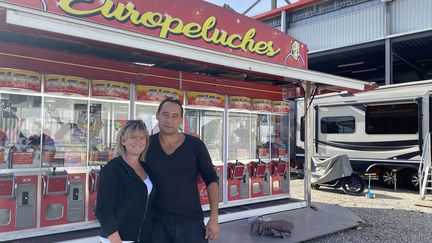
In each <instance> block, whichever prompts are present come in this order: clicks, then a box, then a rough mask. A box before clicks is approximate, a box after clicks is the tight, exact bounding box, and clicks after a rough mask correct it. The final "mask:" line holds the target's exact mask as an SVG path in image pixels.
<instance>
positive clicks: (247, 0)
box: [205, 0, 298, 16]
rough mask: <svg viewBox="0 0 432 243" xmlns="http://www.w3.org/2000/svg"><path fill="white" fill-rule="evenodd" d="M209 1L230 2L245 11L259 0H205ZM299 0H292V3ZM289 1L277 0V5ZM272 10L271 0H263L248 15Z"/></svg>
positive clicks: (283, 4) (240, 11) (240, 10)
mask: <svg viewBox="0 0 432 243" xmlns="http://www.w3.org/2000/svg"><path fill="white" fill-rule="evenodd" d="M205 1H207V2H210V3H213V4H216V5H219V6H222V5H224V3H226V4H228V5H229V6H230V7H231V8H233V9H234V10H235V11H237V12H238V13H243V12H244V11H245V10H246V9H248V8H249V7H250V6H252V4H253V3H254V2H256V1H257V0H205ZM297 1H298V0H290V2H291V3H294V2H297ZM286 4H287V3H286V2H285V1H284V0H277V7H282V6H285V5H286ZM269 10H271V0H261V1H260V2H259V3H258V4H257V5H256V6H255V7H254V8H252V9H251V10H250V11H249V12H248V13H247V14H246V15H247V16H254V15H257V14H260V13H263V12H267V11H269Z"/></svg>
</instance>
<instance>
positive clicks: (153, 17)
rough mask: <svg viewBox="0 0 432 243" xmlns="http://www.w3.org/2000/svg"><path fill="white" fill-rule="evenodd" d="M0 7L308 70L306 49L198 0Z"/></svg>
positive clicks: (56, 0) (64, 0) (24, 2)
mask: <svg viewBox="0 0 432 243" xmlns="http://www.w3.org/2000/svg"><path fill="white" fill-rule="evenodd" d="M0 1H1V0H0ZM2 1H3V2H6V3H11V4H18V5H21V6H25V7H29V8H34V9H38V10H42V11H45V12H49V13H54V14H57V15H62V16H65V17H74V18H77V19H80V20H83V21H86V22H92V23H96V24H100V25H104V26H110V27H114V28H119V29H123V30H128V31H133V32H136V33H140V34H145V35H151V36H157V37H160V38H162V39H166V40H170V41H176V42H181V43H185V44H188V45H192V46H197V47H202V48H206V49H212V50H215V51H221V52H225V53H228V54H233V55H237V56H242V57H247V58H253V59H258V60H263V61H267V62H272V63H278V64H283V65H287V66H292V67H300V68H307V47H306V45H305V44H303V43H301V42H299V41H297V40H295V39H294V38H292V37H291V36H289V35H286V34H285V33H282V32H281V31H279V30H276V29H275V28H272V27H270V26H268V25H265V24H263V23H261V22H259V21H256V20H253V19H251V18H248V17H246V16H244V15H241V14H238V13H235V12H233V11H229V10H226V9H223V8H221V7H218V6H215V5H213V4H210V3H207V2H205V1H201V0H181V1H179V0H39V1H28V0H2ZM29 26H31V23H29ZM65 28H67V22H65Z"/></svg>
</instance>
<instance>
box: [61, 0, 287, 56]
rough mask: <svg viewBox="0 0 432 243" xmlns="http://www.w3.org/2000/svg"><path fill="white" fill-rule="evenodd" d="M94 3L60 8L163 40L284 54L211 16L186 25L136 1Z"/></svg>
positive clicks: (71, 1)
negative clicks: (225, 28)
mask: <svg viewBox="0 0 432 243" xmlns="http://www.w3.org/2000/svg"><path fill="white" fill-rule="evenodd" d="M85 2H88V7H87V8H86V9H77V8H74V5H76V4H77V3H83V4H84V3H85ZM91 2H93V1H83V0H59V7H60V8H61V9H62V10H63V11H64V12H66V13H68V14H70V15H72V16H76V17H90V16H96V15H101V16H103V17H104V18H105V19H108V20H117V21H118V22H121V23H125V22H130V23H132V24H134V25H135V26H142V27H144V28H149V29H159V30H160V31H159V37H161V38H163V39H167V38H168V36H169V35H170V34H174V35H183V36H185V37H187V38H189V39H202V40H204V41H205V42H207V43H213V44H216V45H222V46H224V47H229V48H231V49H242V50H243V51H249V52H251V53H256V54H259V55H266V56H268V57H273V56H275V55H277V54H278V53H279V52H280V49H279V48H277V49H276V48H275V47H274V45H273V41H257V42H255V41H254V37H255V36H256V29H255V28H249V29H248V30H247V31H246V33H244V34H242V35H240V34H228V33H227V32H225V31H223V30H221V29H218V28H217V19H216V17H214V16H210V17H208V18H207V19H205V21H204V22H203V23H202V24H200V23H195V22H190V23H185V22H184V21H183V20H182V19H180V18H176V17H172V16H170V15H164V14H162V13H158V12H152V11H145V12H139V11H138V10H137V9H136V7H135V5H134V4H133V3H132V2H128V3H126V4H123V3H117V4H115V3H114V2H113V1H110V0H106V1H105V2H104V3H103V4H101V5H99V6H98V5H96V6H95V5H94V4H92V3H91Z"/></svg>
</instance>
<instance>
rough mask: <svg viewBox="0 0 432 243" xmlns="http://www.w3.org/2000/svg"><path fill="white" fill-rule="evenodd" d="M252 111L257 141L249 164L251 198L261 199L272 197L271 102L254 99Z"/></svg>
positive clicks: (254, 138) (253, 138) (252, 138)
mask: <svg viewBox="0 0 432 243" xmlns="http://www.w3.org/2000/svg"><path fill="white" fill-rule="evenodd" d="M252 110H253V111H252V117H251V119H254V122H253V124H254V127H253V129H254V131H255V132H254V134H253V135H254V137H251V140H255V147H254V148H252V151H251V152H253V153H254V154H253V155H252V158H253V160H252V161H251V162H250V163H249V171H250V178H251V179H250V183H251V184H250V189H251V198H260V197H265V196H270V166H269V162H270V158H271V152H272V150H271V140H270V137H271V131H270V117H271V111H272V103H271V100H267V99H252Z"/></svg>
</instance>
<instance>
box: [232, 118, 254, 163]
mask: <svg viewBox="0 0 432 243" xmlns="http://www.w3.org/2000/svg"><path fill="white" fill-rule="evenodd" d="M256 120H257V115H256V114H251V113H245V112H237V111H230V113H229V114H228V136H229V137H228V139H229V140H228V160H248V159H253V158H255V147H256V141H255V134H256Z"/></svg>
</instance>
